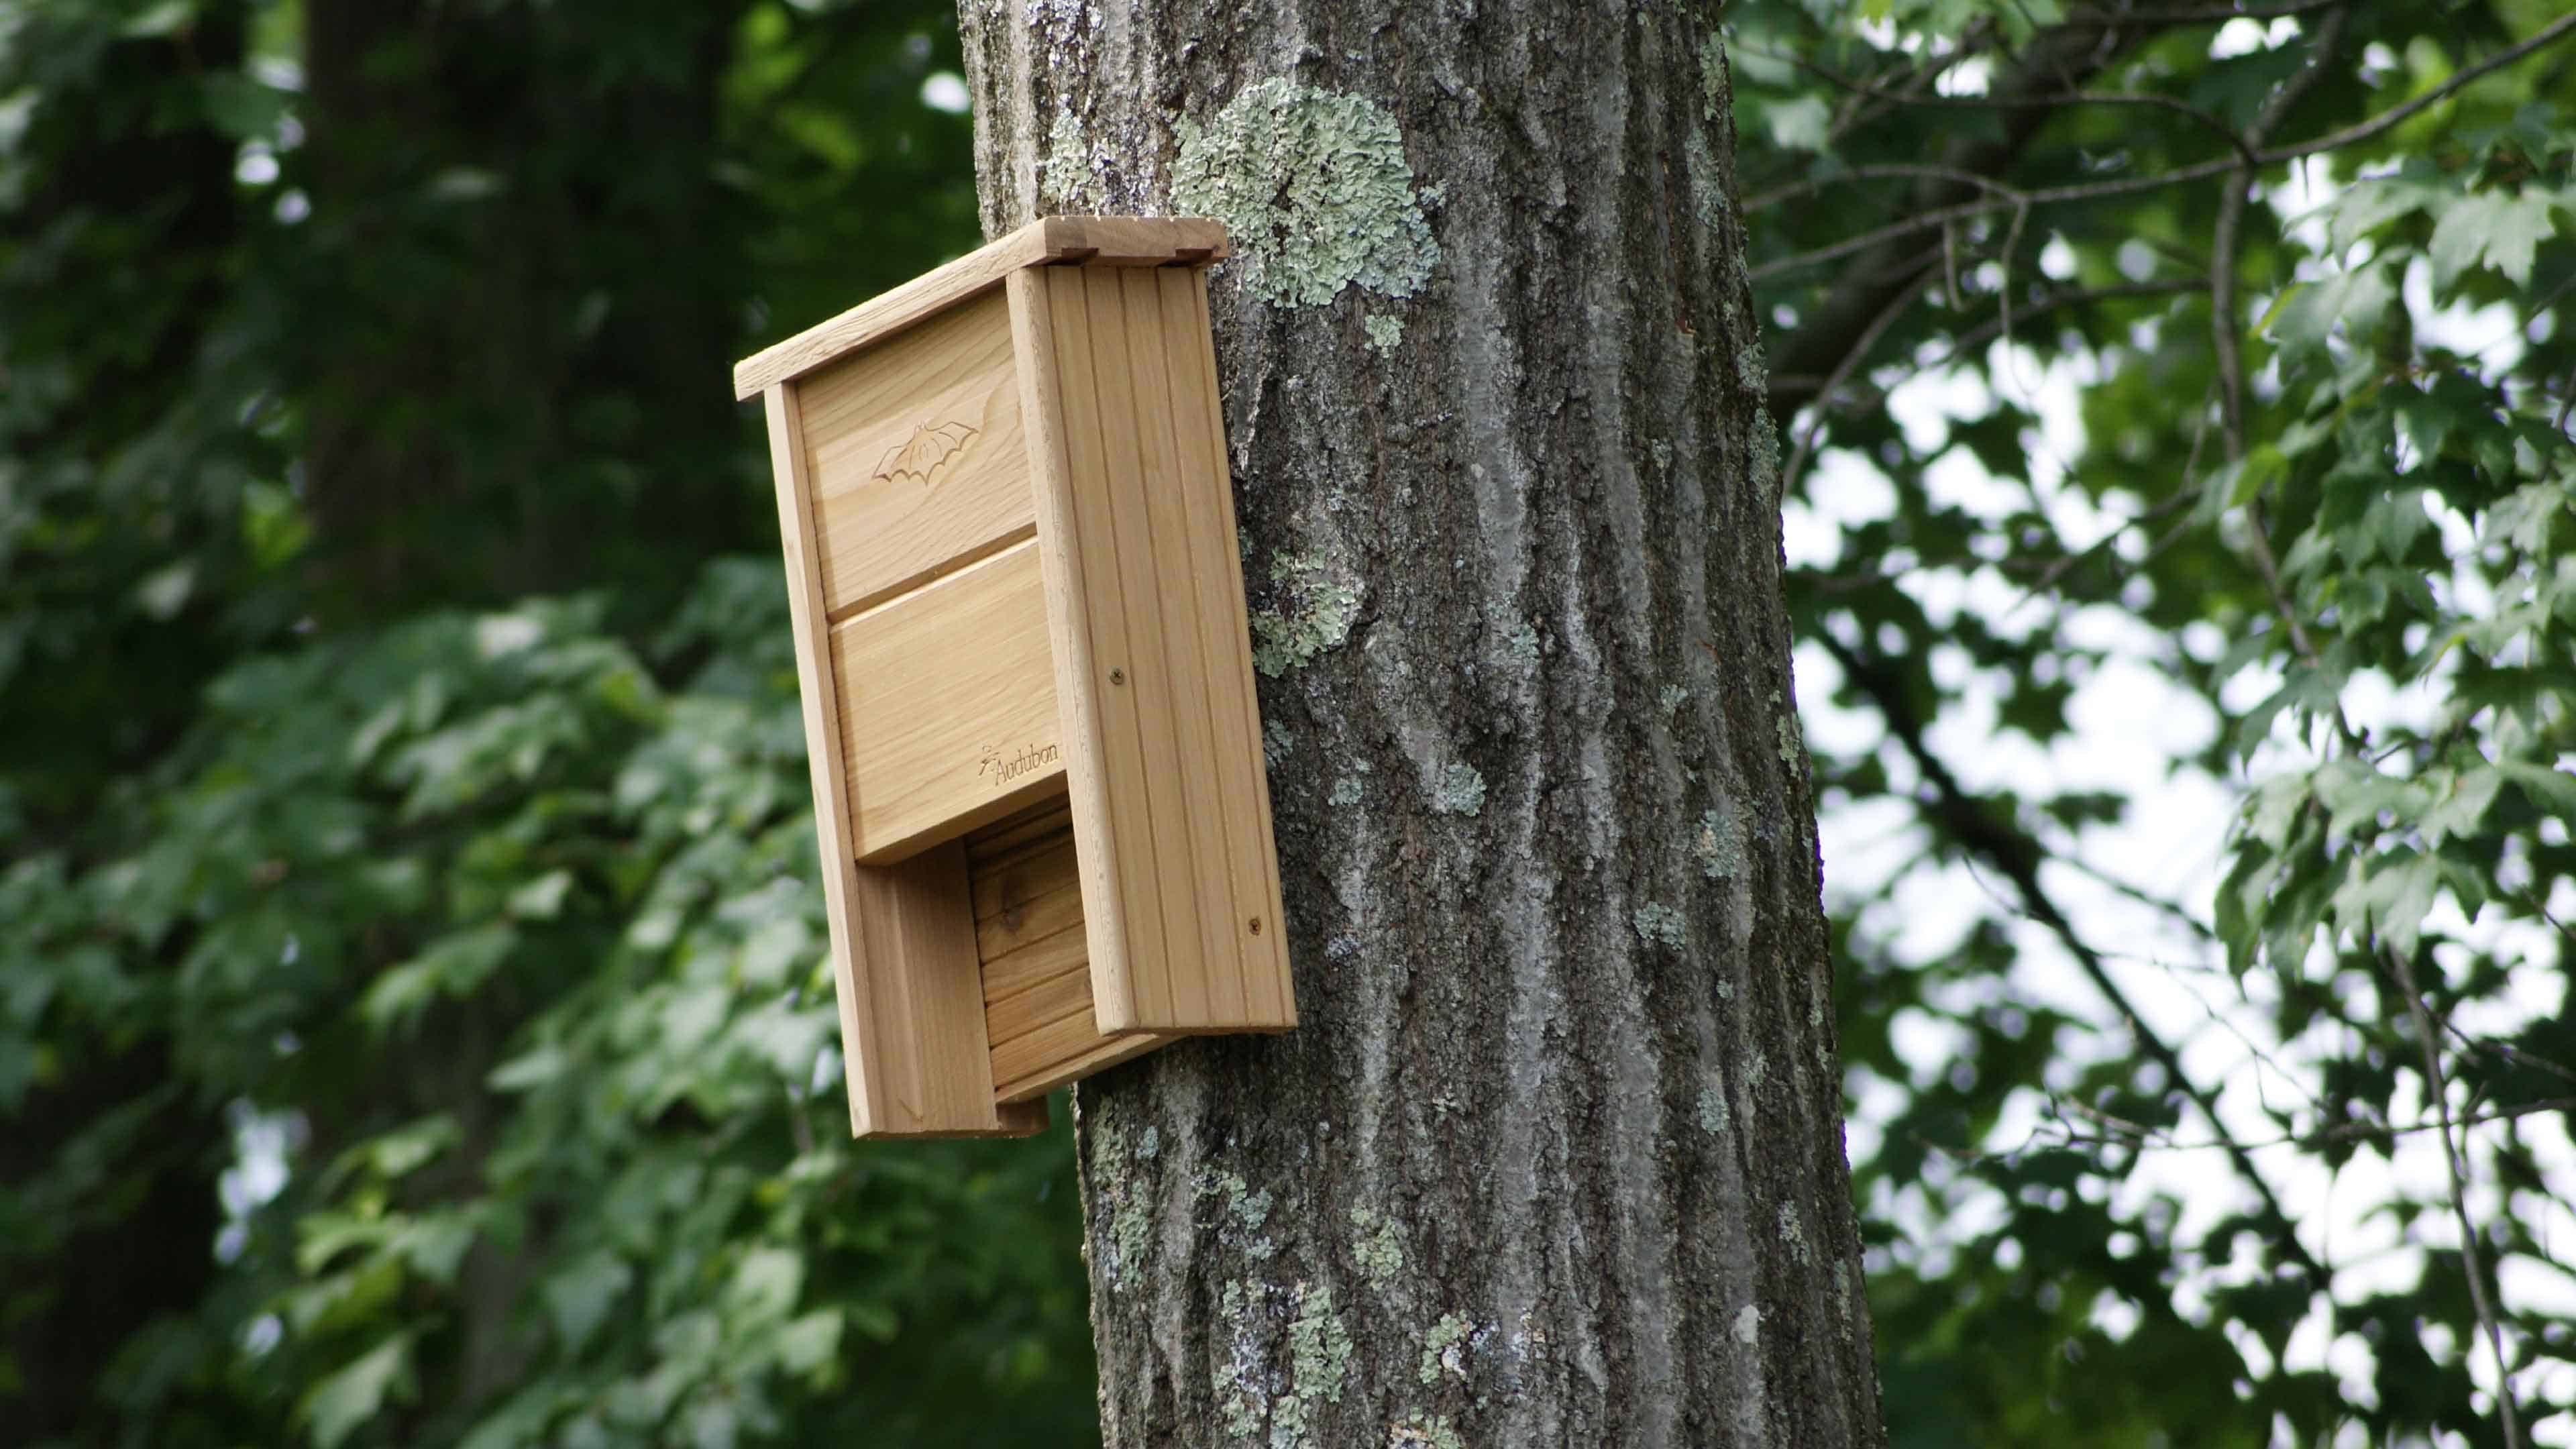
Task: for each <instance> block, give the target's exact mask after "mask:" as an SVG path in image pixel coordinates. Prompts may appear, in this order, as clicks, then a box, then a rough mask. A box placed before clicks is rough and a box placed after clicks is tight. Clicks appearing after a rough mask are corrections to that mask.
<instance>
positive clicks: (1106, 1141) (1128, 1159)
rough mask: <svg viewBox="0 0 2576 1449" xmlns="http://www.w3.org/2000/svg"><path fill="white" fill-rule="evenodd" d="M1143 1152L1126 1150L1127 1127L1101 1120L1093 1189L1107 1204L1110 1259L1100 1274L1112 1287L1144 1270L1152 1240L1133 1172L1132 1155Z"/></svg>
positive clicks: (1123, 1284)
mask: <svg viewBox="0 0 2576 1449" xmlns="http://www.w3.org/2000/svg"><path fill="white" fill-rule="evenodd" d="M1143 1155H1144V1154H1142V1153H1130V1152H1129V1150H1128V1143H1127V1130H1126V1128H1124V1127H1122V1126H1120V1125H1119V1124H1118V1122H1117V1121H1115V1120H1114V1119H1113V1120H1109V1121H1104V1122H1103V1123H1101V1125H1100V1129H1099V1132H1098V1134H1097V1137H1096V1141H1095V1145H1094V1146H1093V1148H1092V1159H1091V1160H1092V1169H1093V1170H1092V1191H1093V1194H1094V1195H1095V1196H1096V1197H1098V1198H1100V1199H1102V1200H1104V1201H1105V1202H1106V1203H1107V1205H1108V1208H1109V1232H1108V1234H1107V1239H1108V1243H1109V1262H1108V1263H1107V1264H1105V1265H1104V1269H1105V1271H1104V1272H1103V1273H1102V1275H1101V1276H1103V1277H1105V1278H1107V1279H1108V1280H1109V1286H1110V1287H1111V1288H1112V1289H1122V1288H1125V1287H1126V1286H1127V1284H1128V1282H1129V1280H1130V1279H1132V1278H1133V1277H1134V1276H1135V1275H1137V1274H1138V1273H1140V1272H1142V1271H1143V1268H1144V1263H1145V1252H1146V1248H1147V1246H1148V1245H1149V1244H1150V1243H1151V1242H1152V1240H1153V1230H1154V1218H1153V1214H1152V1212H1151V1211H1150V1210H1149V1209H1148V1208H1147V1206H1146V1202H1145V1189H1144V1187H1143V1185H1142V1184H1140V1183H1138V1182H1137V1181H1136V1174H1135V1159H1136V1158H1137V1157H1141V1156H1143Z"/></svg>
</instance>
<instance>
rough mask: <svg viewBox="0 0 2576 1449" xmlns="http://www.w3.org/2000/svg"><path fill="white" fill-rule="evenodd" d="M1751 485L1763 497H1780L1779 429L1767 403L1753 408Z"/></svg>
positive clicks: (1775, 499)
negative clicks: (1773, 420)
mask: <svg viewBox="0 0 2576 1449" xmlns="http://www.w3.org/2000/svg"><path fill="white" fill-rule="evenodd" d="M1753 487H1754V491H1755V492H1756V493H1757V494H1758V495H1759V496H1760V497H1762V498H1763V499H1766V500H1769V501H1775V502H1776V501H1777V500H1778V499H1779V497H1780V429H1779V428H1778V426H1776V425H1775V424H1773V422H1772V421H1771V409H1770V407H1769V406H1768V405H1763V406H1757V407H1756V408H1755V409H1754V410H1753Z"/></svg>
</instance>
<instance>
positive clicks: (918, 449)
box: [875, 403, 984, 488]
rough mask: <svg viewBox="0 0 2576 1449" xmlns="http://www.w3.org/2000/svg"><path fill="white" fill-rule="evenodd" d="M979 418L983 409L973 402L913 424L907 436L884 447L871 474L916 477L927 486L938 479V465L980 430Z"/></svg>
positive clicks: (890, 478) (890, 479)
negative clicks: (947, 415) (943, 418)
mask: <svg viewBox="0 0 2576 1449" xmlns="http://www.w3.org/2000/svg"><path fill="white" fill-rule="evenodd" d="M970 416H971V417H972V419H973V421H971V422H970V421H968V418H969V417H970ZM983 422H984V409H983V407H982V406H981V405H980V403H976V404H969V405H968V407H967V409H966V410H965V411H963V412H960V413H959V414H957V415H956V416H953V417H951V418H949V419H948V420H947V421H945V422H940V423H916V424H914V425H913V429H912V436H911V437H909V438H906V439H904V440H903V441H902V442H900V443H897V444H895V445H894V446H893V447H891V448H888V449H886V452H885V456H884V457H883V458H880V459H878V460H877V471H876V474H875V477H876V478H877V479H878V480H879V481H880V482H886V483H891V482H893V481H894V480H895V479H897V478H907V477H908V478H918V479H920V480H921V486H922V487H924V488H928V487H931V486H932V485H934V484H936V483H937V482H938V481H939V471H940V469H942V468H943V467H945V466H947V464H948V462H949V460H950V459H952V458H954V457H956V456H957V455H958V454H959V453H960V452H962V451H964V450H965V447H966V445H967V444H968V443H971V442H973V441H974V440H975V439H976V438H977V437H978V436H980V435H981V434H982V433H983V431H984V429H983Z"/></svg>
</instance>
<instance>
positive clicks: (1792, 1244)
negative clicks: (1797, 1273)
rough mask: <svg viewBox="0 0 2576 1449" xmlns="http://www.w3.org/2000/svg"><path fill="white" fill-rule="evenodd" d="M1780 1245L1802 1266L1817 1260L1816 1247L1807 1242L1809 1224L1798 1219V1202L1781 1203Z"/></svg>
mask: <svg viewBox="0 0 2576 1449" xmlns="http://www.w3.org/2000/svg"><path fill="white" fill-rule="evenodd" d="M1780 1245H1781V1246H1782V1247H1785V1248H1787V1249H1788V1250H1789V1256H1790V1257H1791V1258H1792V1259H1794V1260H1795V1261H1796V1262H1797V1264H1798V1266H1800V1267H1802V1268H1803V1267H1805V1266H1806V1265H1808V1264H1809V1263H1812V1262H1814V1261H1815V1260H1816V1251H1815V1249H1814V1248H1812V1247H1810V1246H1808V1244H1807V1225H1806V1224H1805V1223H1803V1222H1801V1221H1799V1219H1798V1205H1797V1204H1796V1203H1786V1202H1784V1203H1782V1204H1780Z"/></svg>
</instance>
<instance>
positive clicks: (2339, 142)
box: [1751, 12, 2576, 282]
mask: <svg viewBox="0 0 2576 1449" xmlns="http://www.w3.org/2000/svg"><path fill="white" fill-rule="evenodd" d="M2571 31H2576V12H2570V13H2569V14H2567V15H2563V16H2561V17H2559V18H2558V19H2556V20H2553V21H2551V22H2550V23H2549V24H2547V25H2545V26H2542V27H2541V28H2540V29H2539V30H2537V31H2534V32H2533V33H2532V35H2531V37H2530V38H2529V39H2527V40H2524V41H2522V42H2520V43H2518V44H2515V45H2511V46H2508V47H2506V48H2505V49H2503V50H2500V51H2497V52H2496V53H2495V54H2494V55H2491V56H2488V57H2487V58H2486V59H2484V60H2481V61H2478V62H2476V63H2475V64H2472V65H2467V66H2463V67H2461V68H2460V69H2459V70H2457V71H2455V72H2453V73H2452V75H2451V78H2450V79H2449V80H2446V81H2444V82H2443V83H2442V84H2440V85H2438V86H2435V87H2433V88H2432V89H2431V90H2429V91H2426V92H2425V93H2424V94H2422V95H2420V96H2417V97H2415V98H2414V99H2413V100H2410V101H2404V102H2401V103H2399V104H2397V105H2394V106H2391V107H2389V108H2388V109H2387V110H2384V111H2382V112H2380V113H2379V114H2377V115H2375V116H2372V117H2371V118H2370V119H2368V120H2366V121H2361V122H2357V123H2355V124H2353V125H2350V126H2346V127H2345V128H2344V129H2342V130H2340V131H2334V132H2330V133H2329V134H2327V135H2323V136H2319V137H2316V138H2314V139H2312V140H2307V141H2301V142H2298V143H2296V144H2294V145H2289V146H2281V147H2276V148H2274V149H2272V150H2267V151H2261V152H2258V153H2256V155H2255V158H2254V159H2255V162H2256V164H2257V165H2260V166H2272V165H2277V164H2279V163H2280V162H2283V161H2295V160H2297V159H2298V158H2299V157H2302V156H2313V155H2316V154H2318V153H2319V152H2323V151H2333V150H2337V149H2339V148H2341V147H2344V146H2349V145H2352V144H2353V143H2355V142H2357V141H2367V140H2369V139H2370V138H2371V137H2373V136H2376V135H2378V134H2380V133H2381V132H2383V131H2386V130H2387V129H2389V128H2390V127H2392V126H2395V125H2397V124H2398V123H2399V122H2401V121H2404V120H2405V119H2406V118H2407V117H2409V116H2412V115H2414V114H2415V113H2416V112H2418V111H2421V110H2423V109H2424V108H2425V107H2427V106H2431V105H2436V104H2439V103H2440V102H2442V101H2444V100H2447V99H2449V98H2450V97H2451V96H2452V95H2454V94H2456V93H2457V92H2458V91H2459V90H2460V89H2461V88H2463V87H2465V86H2467V85H2469V84H2470V83H2472V82H2474V81H2476V80H2478V79H2479V78H2480V77H2482V76H2484V75H2486V74H2487V73H2488V72H2490V71H2493V70H2496V69H2499V68H2501V67H2503V66H2508V65H2511V64H2513V63H2514V62H2515V61H2517V60H2520V59H2522V58H2523V57H2524V56H2526V55H2529V54H2531V53H2532V52H2533V51H2536V50H2539V49H2542V48H2543V47H2545V46H2548V45H2551V44H2554V43H2555V42H2557V41H2559V40H2561V39H2563V38H2565V37H2566V36H2567V35H2568V34H2569V33H2570V32H2571ZM2239 164H2240V163H2239V162H2238V161H2237V160H2236V159H2235V158H2233V157H2222V158H2219V159H2217V160H2211V161H2201V162H2195V163H2194V164H2192V165H2189V166H2181V167H2176V168H2175V169H2173V170H2171V171H2167V172H2164V173H2162V174H2159V175H2155V176H2130V177H2123V178H2121V179H2119V180H2116V181H2093V182H2086V183H2083V184H2081V185H2076V186H2051V187H2043V188H2041V189H2039V190H2035V191H2027V192H2024V193H2022V199H2024V200H2026V201H2027V202H2028V203H2029V204H2031V205H2033V206H2055V205H2058V204H2060V203H2063V202H2074V201H2102V200H2107V199H2109V198H2111V197H2115V196H2135V195H2137V194H2139V193H2141V192H2147V191H2158V190H2162V189H2163V188H2165V187H2168V186H2181V185H2184V184H2186V183H2189V182H2193V181H2205V180H2207V179H2208V178H2210V177H2212V176H2224V175H2226V174H2227V173H2229V172H2231V171H2234V170H2236V169H2237V168H2238V166H2239ZM2013 204H2014V203H2013V202H2010V201H2003V200H1988V201H1963V202H1960V203H1958V204H1957V205H1954V206H1944V207H1937V208H1935V209H1933V210H1930V211H1925V212H1920V213H1918V214H1916V215H1914V216H1910V217H1907V218H1905V219H1904V220H1902V221H1894V222H1890V223H1888V224H1887V225H1885V226H1882V227H1878V228H1876V229H1874V230H1871V231H1867V232H1863V233H1862V234H1861V235H1859V236H1856V237H1851V238H1849V239H1847V240H1844V241H1839V242H1835V243H1834V244H1833V245H1831V246H1825V247H1818V248H1817V249H1816V250H1814V251H1810V252H1800V253H1798V254H1797V255H1795V256H1788V257H1782V258H1780V259H1779V260H1777V261H1771V262H1765V263H1763V264H1762V265H1761V266H1758V267H1755V268H1753V269H1752V272H1751V276H1752V279H1753V280H1754V281H1757V282H1758V281H1761V280H1763V279H1764V278H1766V277H1772V276H1776V275H1778V274H1780V273H1782V272H1788V271H1796V270H1799V269H1801V268H1804V267H1811V266H1814V265H1816V264H1817V263H1819V262H1829V261H1833V260H1835V259H1836V258H1839V257H1847V256H1850V255H1851V254H1852V253H1854V252H1860V251H1867V250H1868V249H1870V248H1872V247H1875V246H1877V245H1879V244H1880V243H1882V242H1889V241H1894V240H1896V239H1897V238H1899V237H1904V236H1911V235H1913V234H1914V233H1915V232H1918V231H1924V230H1928V229H1930V228H1932V227H1937V226H1946V225H1948V224H1949V223H1951V222H1953V221H1959V220H1963V219H1965V218H1968V217H1972V216H1984V215H1986V214H1988V213H1990V212H1996V211H2001V210H2003V209H2004V208H2005V207H2007V206H2010V205H2013Z"/></svg>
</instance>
